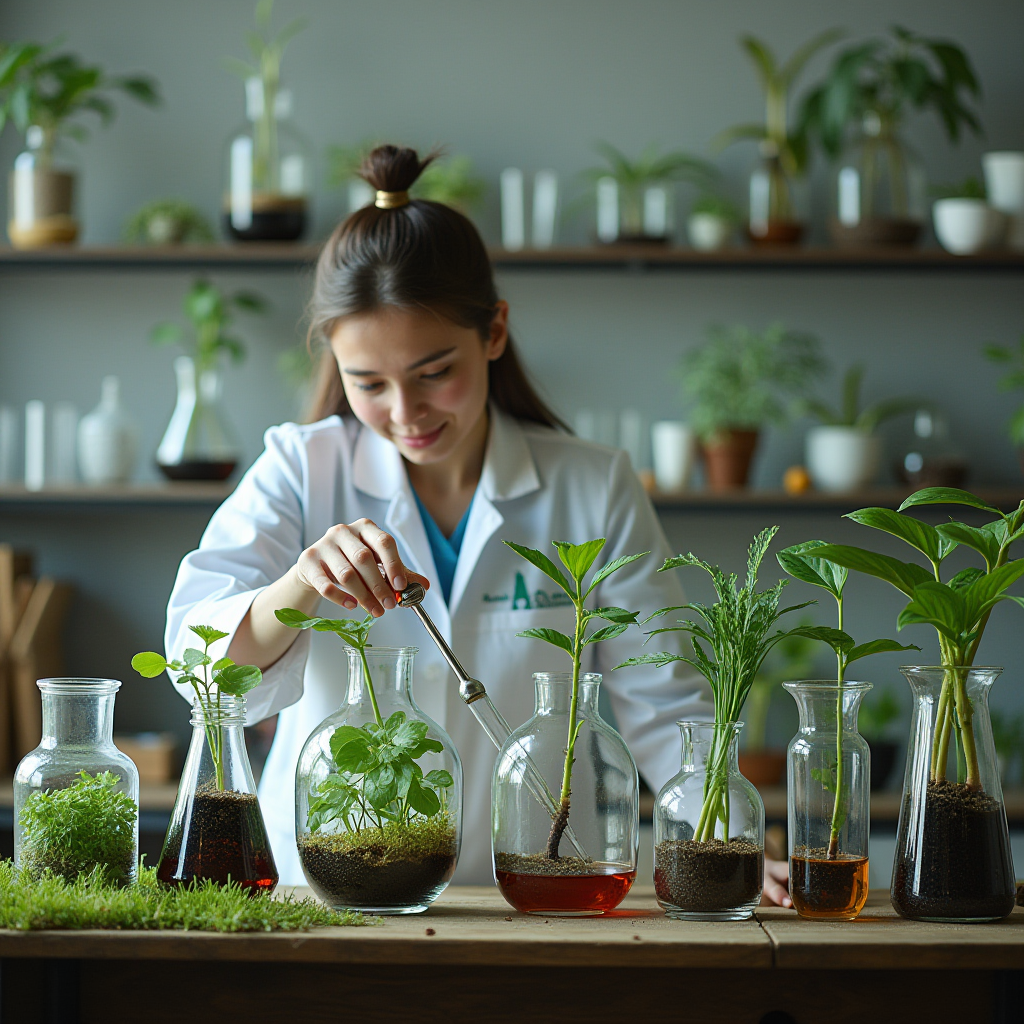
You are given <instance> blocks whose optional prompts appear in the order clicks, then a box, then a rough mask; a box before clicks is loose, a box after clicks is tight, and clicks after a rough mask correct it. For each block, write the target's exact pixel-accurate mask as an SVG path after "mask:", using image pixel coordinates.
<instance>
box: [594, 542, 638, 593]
mask: <svg viewBox="0 0 1024 1024" xmlns="http://www.w3.org/2000/svg"><path fill="white" fill-rule="evenodd" d="M649 554H650V551H641V552H640V554H638V555H622V556H621V557H619V558H616V559H615V560H614V561H611V562H609V563H608V564H607V565H605V566H602V567H601V568H600V569H598V570H597V572H596V573H595V574H594V578H593V579H592V580H591V581H590V587H589V588H588V590H587V596H588V597H589V596H590V595H591V594H592V593H593V592H594V589H595V588H596V587H597V585H598V584H599V583H601V582H603V581H604V580H606V579H608V577H609V576H611V574H612V573H613V572H618V571H619V569H621V568H622V567H623V566H626V565H629V563H630V562H635V561H636V560H637V559H638V558H644V557H645V556H647V555H649Z"/></svg>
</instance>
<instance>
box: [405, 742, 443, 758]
mask: <svg viewBox="0 0 1024 1024" xmlns="http://www.w3.org/2000/svg"><path fill="white" fill-rule="evenodd" d="M443 750H444V744H443V743H442V742H441V741H440V740H432V739H430V738H429V737H428V738H426V739H422V740H420V741H419V743H417V744H416V746H415V747H410V748H409V749H408V750H406V754H408V756H409V757H411V758H413V759H414V760H415V759H417V758H420V757H422V756H423V755H424V754H426V753H427V752H428V751H429V752H430V753H433V754H440V753H441V751H443Z"/></svg>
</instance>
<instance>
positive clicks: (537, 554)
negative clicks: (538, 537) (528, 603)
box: [502, 540, 576, 599]
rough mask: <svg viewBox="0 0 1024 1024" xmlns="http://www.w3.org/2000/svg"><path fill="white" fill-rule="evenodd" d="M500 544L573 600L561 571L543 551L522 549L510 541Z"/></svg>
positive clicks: (574, 595) (570, 589) (567, 582)
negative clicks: (555, 584) (530, 565)
mask: <svg viewBox="0 0 1024 1024" xmlns="http://www.w3.org/2000/svg"><path fill="white" fill-rule="evenodd" d="M502 543H503V544H505V546H506V547H510V548H511V549H512V550H513V551H514V552H515V553H516V554H517V555H519V556H520V557H521V558H525V559H526V560H527V561H528V562H530V563H532V564H533V565H535V566H537V568H538V569H540V571H541V572H542V573H544V575H545V576H547V577H548V578H549V579H552V580H554V581H555V582H556V583H557V584H558V585H559V586H560V587H561V588H562V590H564V591H565V592H566V593H567V594H568V595H569V596H570V597H571V598H574V599H575V597H576V594H575V592H574V591H573V590H572V588H571V587H570V586H569V581H568V580H567V579H566V578H565V576H564V575H563V574H562V570H561V569H559V568H558V566H557V565H555V563H554V562H552V561H551V559H550V558H548V556H547V555H545V554H544V552H543V551H537V550H535V549H534V548H527V547H523V545H522V544H515V543H513V542H512V541H510V540H506V541H503V542H502Z"/></svg>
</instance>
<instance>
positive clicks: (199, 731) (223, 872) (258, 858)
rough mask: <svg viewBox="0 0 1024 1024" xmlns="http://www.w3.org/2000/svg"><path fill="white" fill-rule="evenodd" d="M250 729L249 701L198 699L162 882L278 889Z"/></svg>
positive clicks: (161, 870)
mask: <svg viewBox="0 0 1024 1024" xmlns="http://www.w3.org/2000/svg"><path fill="white" fill-rule="evenodd" d="M244 725H245V698H244V697H230V696H228V695H227V694H218V695H217V696H216V697H215V698H213V699H212V700H211V701H209V702H206V701H200V700H199V699H196V700H195V701H193V704H192V742H191V744H190V745H189V748H188V755H187V756H186V758H185V768H184V770H183V771H182V773H181V782H180V783H179V784H178V796H177V798H176V799H175V801H174V810H173V811H172V812H171V823H170V825H169V826H168V828H167V836H166V838H165V839H164V848H163V852H162V853H161V854H160V866H159V868H158V869H157V877H158V878H159V879H160V881H161V882H165V883H167V884H168V885H182V884H188V883H190V882H202V881H206V880H208V879H209V880H211V881H214V882H217V883H218V884H220V885H226V884H227V883H228V882H229V881H231V882H236V883H237V884H239V885H241V886H242V887H243V888H245V889H248V890H249V892H250V893H251V894H253V895H255V894H256V893H260V892H273V890H274V887H275V886H276V885H277V880H278V874H277V867H276V866H275V864H274V855H273V853H272V852H271V849H270V843H269V842H268V840H267V829H266V826H265V825H264V823H263V812H262V811H261V810H260V804H259V800H257V798H256V783H255V781H254V779H253V777H252V768H251V767H250V766H249V755H248V754H247V753H246V749H245V737H244V735H243V732H242V729H243V726H244Z"/></svg>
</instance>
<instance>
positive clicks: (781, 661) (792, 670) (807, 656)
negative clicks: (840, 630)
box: [743, 621, 818, 752]
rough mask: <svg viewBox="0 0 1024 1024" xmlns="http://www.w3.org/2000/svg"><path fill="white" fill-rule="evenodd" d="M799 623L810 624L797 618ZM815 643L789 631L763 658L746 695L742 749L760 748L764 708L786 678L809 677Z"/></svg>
mask: <svg viewBox="0 0 1024 1024" xmlns="http://www.w3.org/2000/svg"><path fill="white" fill-rule="evenodd" d="M800 625H801V626H809V625H811V623H810V622H808V621H801V623H800ZM817 649H818V645H817V644H816V643H815V641H814V640H812V639H810V638H808V637H805V636H800V635H799V634H795V633H794V634H792V635H791V636H787V637H786V639H785V640H780V641H779V642H778V644H776V646H775V647H774V648H773V649H772V651H771V652H770V653H769V654H768V656H767V657H766V658H765V660H764V662H763V664H762V665H761V668H760V670H759V671H758V673H757V675H756V676H754V682H753V685H752V686H751V687H750V693H749V694H748V695H747V702H746V705H745V707H744V713H743V718H744V721H745V722H746V723H747V725H746V728H745V729H744V730H743V736H744V742H745V749H746V750H748V751H751V752H755V751H761V750H764V747H765V741H766V734H767V728H768V709H769V707H770V706H771V702H772V698H773V697H774V696H775V693H776V692H777V691H778V689H779V687H781V686H782V684H783V683H784V682H785V681H786V680H789V679H809V678H811V675H812V674H813V672H814V661H815V659H814V654H815V652H816V651H817Z"/></svg>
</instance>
